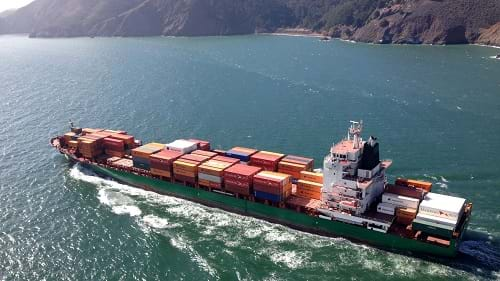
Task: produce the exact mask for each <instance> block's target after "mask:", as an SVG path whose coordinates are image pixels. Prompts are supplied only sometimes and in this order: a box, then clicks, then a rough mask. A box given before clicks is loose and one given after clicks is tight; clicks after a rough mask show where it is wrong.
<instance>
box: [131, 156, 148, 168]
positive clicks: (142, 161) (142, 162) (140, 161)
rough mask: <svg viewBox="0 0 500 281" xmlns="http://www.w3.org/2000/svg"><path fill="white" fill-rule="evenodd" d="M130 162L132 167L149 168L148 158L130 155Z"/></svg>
mask: <svg viewBox="0 0 500 281" xmlns="http://www.w3.org/2000/svg"><path fill="white" fill-rule="evenodd" d="M132 162H133V163H134V167H136V168H139V169H144V170H149V169H150V162H149V159H146V158H141V157H136V156H134V157H132Z"/></svg>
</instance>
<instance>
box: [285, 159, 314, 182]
mask: <svg viewBox="0 0 500 281" xmlns="http://www.w3.org/2000/svg"><path fill="white" fill-rule="evenodd" d="M313 168H314V159H311V158H305V157H300V156H294V155H287V156H285V157H284V158H283V159H282V160H281V161H280V162H279V163H278V172H280V173H284V174H289V175H291V176H292V177H293V178H294V179H299V178H300V172H302V171H312V169H313Z"/></svg>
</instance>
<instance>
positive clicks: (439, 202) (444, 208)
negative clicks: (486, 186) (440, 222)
mask: <svg viewBox="0 0 500 281" xmlns="http://www.w3.org/2000/svg"><path fill="white" fill-rule="evenodd" d="M464 206H465V199H464V198H459V197H453V196H447V195H443V194H438V193H432V192H429V193H427V194H426V195H425V197H424V200H422V203H421V204H420V208H419V210H418V212H419V213H425V214H428V215H434V216H438V217H442V218H447V219H458V218H459V217H460V216H461V215H462V213H463V211H464Z"/></svg>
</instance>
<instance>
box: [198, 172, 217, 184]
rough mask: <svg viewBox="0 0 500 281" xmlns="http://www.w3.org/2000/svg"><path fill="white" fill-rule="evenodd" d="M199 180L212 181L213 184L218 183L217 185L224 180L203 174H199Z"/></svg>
mask: <svg viewBox="0 0 500 281" xmlns="http://www.w3.org/2000/svg"><path fill="white" fill-rule="evenodd" d="M198 178H199V179H200V180H206V181H211V182H216V183H221V182H222V180H221V178H220V177H217V176H214V175H208V174H203V173H199V174H198Z"/></svg>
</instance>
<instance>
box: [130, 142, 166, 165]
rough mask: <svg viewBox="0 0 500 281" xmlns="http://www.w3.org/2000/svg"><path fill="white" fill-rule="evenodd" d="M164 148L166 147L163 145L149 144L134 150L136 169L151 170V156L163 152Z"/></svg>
mask: <svg viewBox="0 0 500 281" xmlns="http://www.w3.org/2000/svg"><path fill="white" fill-rule="evenodd" d="M164 147H165V145H163V144H161V143H148V144H146V145H143V146H139V147H137V148H134V149H132V161H133V163H134V167H136V168H139V169H144V170H149V169H150V168H151V167H150V166H151V162H150V160H149V156H150V155H151V154H153V153H156V152H158V151H160V150H162V149H163V148H164Z"/></svg>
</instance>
